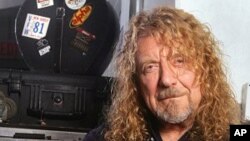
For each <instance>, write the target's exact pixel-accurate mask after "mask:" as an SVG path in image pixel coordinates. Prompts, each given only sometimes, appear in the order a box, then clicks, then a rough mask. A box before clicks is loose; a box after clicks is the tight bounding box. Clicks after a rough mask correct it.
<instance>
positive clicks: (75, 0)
mask: <svg viewBox="0 0 250 141" xmlns="http://www.w3.org/2000/svg"><path fill="white" fill-rule="evenodd" d="M65 3H66V5H67V7H68V8H70V9H72V10H77V9H79V8H81V7H82V6H83V5H84V4H85V3H86V0H65Z"/></svg>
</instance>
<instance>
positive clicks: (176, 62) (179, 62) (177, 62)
mask: <svg viewBox="0 0 250 141" xmlns="http://www.w3.org/2000/svg"><path fill="white" fill-rule="evenodd" d="M172 64H173V65H174V66H175V67H179V68H181V67H183V66H184V64H185V59H184V58H183V57H180V56H179V57H175V58H173V59H172Z"/></svg>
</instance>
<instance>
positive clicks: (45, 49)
mask: <svg viewBox="0 0 250 141" xmlns="http://www.w3.org/2000/svg"><path fill="white" fill-rule="evenodd" d="M48 52H50V46H46V47H44V48H42V49H40V50H39V54H40V56H43V55H45V54H47V53H48Z"/></svg>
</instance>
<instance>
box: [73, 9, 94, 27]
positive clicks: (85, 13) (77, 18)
mask: <svg viewBox="0 0 250 141" xmlns="http://www.w3.org/2000/svg"><path fill="white" fill-rule="evenodd" d="M91 12H92V7H91V6H90V5H85V6H83V7H82V8H80V9H79V10H78V11H76V13H74V15H73V17H72V19H71V20H70V24H69V27H70V28H76V27H78V26H80V25H82V24H83V23H84V22H85V21H86V20H87V18H88V17H89V15H90V14H91Z"/></svg>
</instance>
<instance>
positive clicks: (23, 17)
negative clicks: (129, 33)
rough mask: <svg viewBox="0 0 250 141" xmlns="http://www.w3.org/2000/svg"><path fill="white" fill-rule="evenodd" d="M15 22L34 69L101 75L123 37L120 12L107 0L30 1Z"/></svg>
mask: <svg viewBox="0 0 250 141" xmlns="http://www.w3.org/2000/svg"><path fill="white" fill-rule="evenodd" d="M15 24H16V25H15V28H16V39H17V42H18V46H19V48H20V51H21V53H22V55H23V57H24V59H25V61H26V63H27V64H28V66H29V68H30V69H31V70H32V71H41V72H56V73H69V74H83V75H101V74H102V73H103V72H104V71H105V69H106V67H107V65H108V64H109V62H110V60H111V57H112V52H113V50H114V46H115V42H116V40H117V38H118V36H119V21H118V18H117V15H116V13H115V11H114V9H113V7H112V6H111V5H110V4H109V3H108V2H106V1H105V0H98V1H96V0H77V1H76V0H36V1H35V0H26V1H25V2H24V3H23V5H22V6H21V7H20V9H19V12H18V14H17V18H16V23H15Z"/></svg>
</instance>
